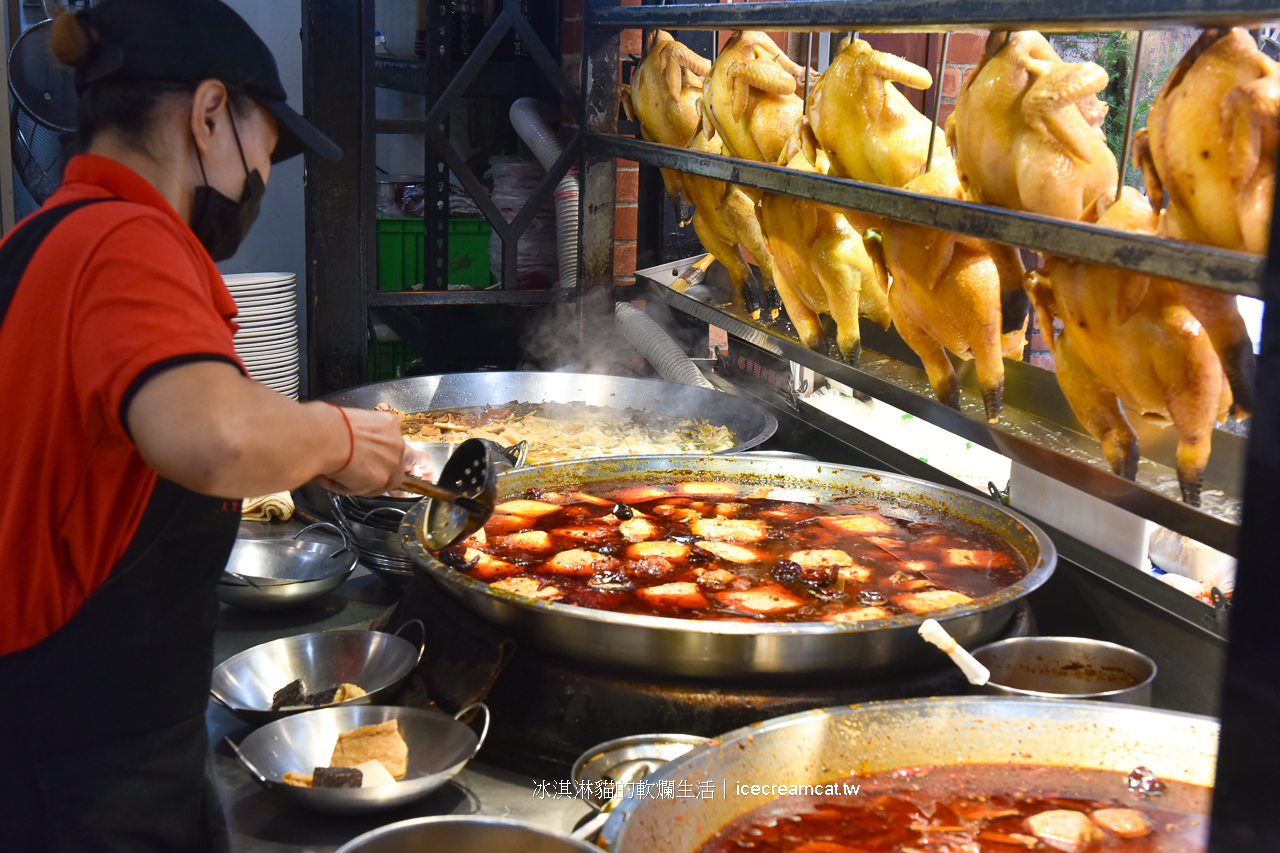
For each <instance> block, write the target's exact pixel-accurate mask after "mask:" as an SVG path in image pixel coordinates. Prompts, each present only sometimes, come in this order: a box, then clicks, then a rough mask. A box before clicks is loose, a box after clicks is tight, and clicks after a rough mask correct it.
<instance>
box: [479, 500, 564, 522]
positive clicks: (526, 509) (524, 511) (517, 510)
mask: <svg viewBox="0 0 1280 853" xmlns="http://www.w3.org/2000/svg"><path fill="white" fill-rule="evenodd" d="M562 508H563V507H561V506H560V505H559V504H553V503H549V502H547V501H529V500H514V501H504V502H503V503H500V504H498V505H497V506H496V507H494V511H495V512H506V513H510V514H511V515H527V516H529V517H530V518H542V517H543V516H544V515H551V513H553V512H559V511H560V510H561V509H562Z"/></svg>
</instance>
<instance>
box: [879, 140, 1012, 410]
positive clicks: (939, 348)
mask: <svg viewBox="0 0 1280 853" xmlns="http://www.w3.org/2000/svg"><path fill="white" fill-rule="evenodd" d="M905 189H908V190H911V191H912V192H919V193H925V194H927V195H934V196H939V197H941V198H952V199H957V200H959V199H961V198H962V197H963V191H962V190H961V188H960V180H959V178H958V177H957V176H956V170H955V164H954V163H952V162H951V161H949V160H948V161H945V162H943V163H942V164H940V165H935V166H934V168H933V169H931V170H930V171H928V172H926V173H925V174H923V175H921V176H919V177H918V178H915V179H914V180H911V181H908V182H907V185H906V187H905ZM883 238H884V256H885V262H886V264H887V265H888V267H889V272H890V273H891V274H892V276H893V283H892V284H891V285H890V287H889V313H890V315H891V316H892V317H893V322H894V325H895V326H897V328H898V334H899V335H901V336H902V339H903V340H904V341H906V343H907V345H908V346H910V347H911V349H912V350H913V351H915V353H916V355H918V356H919V357H920V360H921V361H922V362H924V369H925V373H926V374H927V375H928V377H929V384H930V385H931V386H932V387H933V392H934V393H935V394H936V395H937V396H938V399H939V400H941V401H942V402H943V403H945V404H946V405H948V406H951V407H952V408H956V409H958V408H960V383H959V381H958V380H957V378H956V373H955V369H954V368H953V367H952V365H951V360H950V359H949V358H947V351H948V350H949V351H951V352H953V353H955V354H956V355H957V356H959V357H960V358H962V359H966V360H967V359H973V360H974V362H975V363H976V367H977V373H978V384H979V385H980V386H981V388H982V403H983V408H984V409H985V413H986V416H987V421H988V422H990V423H995V422H996V421H998V420H999V419H1000V413H1001V411H1002V409H1003V408H1004V358H1005V357H1008V358H1011V359H1013V360H1014V361H1021V360H1022V348H1023V346H1024V344H1025V341H1024V340H1023V335H1024V333H1025V332H1026V325H1027V312H1026V308H1025V302H1024V301H1023V300H1024V299H1025V297H1024V296H1023V295H1022V288H1021V287H1020V286H1018V287H1017V293H1016V294H1013V293H1012V292H1011V290H1010V288H1011V287H1012V286H1013V285H1012V284H1005V285H1004V286H1003V287H1002V279H1003V281H1004V282H1008V281H1009V280H1010V279H1014V280H1018V278H1017V277H1018V276H1020V275H1021V272H1022V261H1021V259H1020V258H1019V257H1018V253H1017V251H1016V250H1014V249H1011V248H1010V247H1008V246H1001V245H997V244H991V243H987V242H985V241H982V240H978V239H976V238H973V237H966V236H963V235H960V234H954V233H951V232H947V231H939V230H936V229H933V228H925V227H923V226H919V225H911V224H908V223H905V222H886V223H885V224H884V226H883ZM997 259H999V263H997ZM1002 273H1003V277H1002ZM1002 302H1003V303H1006V304H1008V305H1010V306H1012V307H1011V308H1010V309H1009V312H1010V316H1006V314H1005V310H1004V309H1003V308H1002ZM1019 312H1020V313H1019ZM1011 316H1017V325H1015V326H1014V327H1013V328H1012V329H1008V330H1007V331H1004V329H1005V328H1006V327H1007V326H1008V325H1009V324H1008V320H1009V319H1011Z"/></svg>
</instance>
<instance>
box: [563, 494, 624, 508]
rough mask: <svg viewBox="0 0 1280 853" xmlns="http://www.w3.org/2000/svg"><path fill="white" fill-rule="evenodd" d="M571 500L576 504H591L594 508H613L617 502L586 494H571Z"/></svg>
mask: <svg viewBox="0 0 1280 853" xmlns="http://www.w3.org/2000/svg"><path fill="white" fill-rule="evenodd" d="M569 498H570V499H571V500H572V501H574V502H575V503H580V504H591V505H592V506H613V505H614V504H615V503H617V501H613V500H610V499H609V498H602V497H598V496H596V495H589V494H587V493H586V492H570V493H569Z"/></svg>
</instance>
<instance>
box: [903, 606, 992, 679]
mask: <svg viewBox="0 0 1280 853" xmlns="http://www.w3.org/2000/svg"><path fill="white" fill-rule="evenodd" d="M920 636H921V637H924V638H925V640H926V641H927V642H930V643H932V644H933V645H935V646H937V647H938V648H940V649H942V651H944V652H946V653H947V657H949V658H951V659H952V660H953V661H955V664H956V666H958V667H960V671H961V672H963V673H964V677H965V678H967V679H969V683H970V684H976V685H978V686H979V687H981V686H982V685H983V684H986V683H987V682H988V681H990V680H991V670H989V669H987V668H986V667H985V666H983V665H982V664H980V663H978V659H977V658H975V657H974V656H973V655H971V654H969V653H968V652H967V651H965V650H964V649H963V648H961V646H960V644H959V643H957V642H956V641H955V640H954V639H953V638H952V636H951V635H950V634H948V633H947V629H945V628H943V627H942V626H941V625H940V624H938V620H937V619H926V620H924V622H922V623H920Z"/></svg>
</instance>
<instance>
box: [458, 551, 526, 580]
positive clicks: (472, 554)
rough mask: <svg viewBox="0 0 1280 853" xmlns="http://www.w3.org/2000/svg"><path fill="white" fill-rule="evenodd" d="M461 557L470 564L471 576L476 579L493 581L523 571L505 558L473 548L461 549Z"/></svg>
mask: <svg viewBox="0 0 1280 853" xmlns="http://www.w3.org/2000/svg"><path fill="white" fill-rule="evenodd" d="M462 558H463V559H464V560H466V561H467V562H468V563H471V564H472V566H471V577H473V578H475V579H476V580H481V581H493V580H497V579H498V578H504V577H508V576H509V575H518V574H520V573H521V572H522V571H524V570H523V569H521V568H520V567H519V566H516V565H513V564H511V563H508V562H507V561H506V560H499V559H498V558H497V557H493V556H490V555H489V554H486V553H485V552H483V551H477V550H476V549H475V548H468V549H467V550H465V551H463V552H462Z"/></svg>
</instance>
